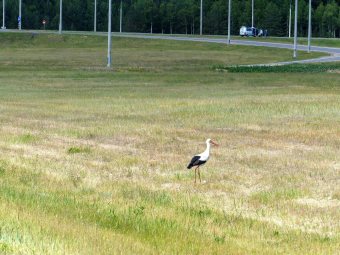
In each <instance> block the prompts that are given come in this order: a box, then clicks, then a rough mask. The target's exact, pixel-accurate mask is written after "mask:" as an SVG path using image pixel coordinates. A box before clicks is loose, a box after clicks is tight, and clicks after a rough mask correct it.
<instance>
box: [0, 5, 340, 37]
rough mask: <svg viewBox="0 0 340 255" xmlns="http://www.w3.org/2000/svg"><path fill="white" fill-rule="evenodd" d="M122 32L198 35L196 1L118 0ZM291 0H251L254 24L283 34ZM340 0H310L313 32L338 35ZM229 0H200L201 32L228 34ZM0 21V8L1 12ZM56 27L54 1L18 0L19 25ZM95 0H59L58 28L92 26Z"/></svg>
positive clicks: (103, 27)
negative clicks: (60, 13) (201, 13)
mask: <svg viewBox="0 0 340 255" xmlns="http://www.w3.org/2000/svg"><path fill="white" fill-rule="evenodd" d="M122 2H123V31H124V32H143V33H150V32H151V31H152V32H153V33H167V34H198V33H199V26H200V23H199V22H200V0H123V1H122ZM291 2H292V31H293V19H294V2H295V1H294V0H255V8H254V25H255V27H258V28H265V29H267V30H268V32H269V35H272V36H287V35H288V24H289V6H290V3H291ZM0 3H1V8H2V0H0ZM5 3H6V27H7V28H17V27H18V12H19V11H18V10H19V1H18V0H6V2H5ZM120 4H121V0H112V26H113V31H119V10H120ZM339 6H340V0H312V9H313V10H312V28H313V36H314V37H340V7H339ZM227 14H228V0H203V33H204V34H211V35H213V34H220V35H223V34H226V33H227V18H228V17H227ZM107 16H108V1H107V0H97V31H107ZM0 17H1V20H0V21H2V11H1V13H0ZM43 20H46V29H58V24H59V0H22V28H23V29H43V24H42V21H43ZM231 20H232V21H231V29H232V30H231V33H232V34H238V33H239V29H240V27H241V26H243V25H245V26H250V25H251V0H232V19H231ZM93 23H94V0H64V1H63V29H64V30H79V31H93V26H94V25H93ZM307 28H308V0H299V7H298V33H299V36H306V35H307Z"/></svg>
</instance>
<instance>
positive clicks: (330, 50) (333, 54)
mask: <svg viewBox="0 0 340 255" xmlns="http://www.w3.org/2000/svg"><path fill="white" fill-rule="evenodd" d="M0 32H18V30H16V29H13V30H11V29H7V30H1V29H0ZM22 32H23V33H56V31H43V30H22ZM63 33H65V34H81V35H100V36H107V33H105V32H97V33H94V32H85V31H84V32H83V31H63ZM112 36H113V37H129V38H143V39H158V40H159V39H161V40H175V41H194V42H208V43H221V44H227V39H220V38H209V37H192V36H178V35H176V36H169V35H150V34H139V33H112ZM231 44H232V45H245V46H259V47H271V48H281V49H291V50H293V44H287V43H273V42H263V41H262V42H259V41H247V40H231ZM297 49H298V50H299V51H307V50H308V47H307V46H305V45H298V47H297ZM311 51H314V52H323V53H327V54H329V55H330V56H326V57H321V58H314V59H306V60H296V61H287V62H277V63H271V64H259V65H285V64H292V63H321V62H335V61H340V48H334V47H320V46H312V47H311ZM292 54H293V53H292Z"/></svg>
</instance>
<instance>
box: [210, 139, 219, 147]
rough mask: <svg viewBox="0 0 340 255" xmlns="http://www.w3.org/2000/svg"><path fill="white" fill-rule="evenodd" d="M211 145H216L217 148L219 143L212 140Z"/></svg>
mask: <svg viewBox="0 0 340 255" xmlns="http://www.w3.org/2000/svg"><path fill="white" fill-rule="evenodd" d="M210 143H211V144H213V145H215V146H218V143H215V142H214V141H213V140H210Z"/></svg>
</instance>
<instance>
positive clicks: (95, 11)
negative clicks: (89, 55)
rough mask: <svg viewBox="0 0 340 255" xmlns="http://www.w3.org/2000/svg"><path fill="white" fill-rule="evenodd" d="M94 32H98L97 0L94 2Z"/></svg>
mask: <svg viewBox="0 0 340 255" xmlns="http://www.w3.org/2000/svg"><path fill="white" fill-rule="evenodd" d="M93 31H94V32H97V0H94V24H93Z"/></svg>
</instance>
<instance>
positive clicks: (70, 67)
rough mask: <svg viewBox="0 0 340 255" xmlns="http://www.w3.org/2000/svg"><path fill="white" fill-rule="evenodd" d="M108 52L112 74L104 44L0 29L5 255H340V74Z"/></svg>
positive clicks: (147, 47)
mask: <svg viewBox="0 0 340 255" xmlns="http://www.w3.org/2000/svg"><path fill="white" fill-rule="evenodd" d="M112 43H113V48H112V60H113V67H112V68H111V69H108V68H106V67H105V63H106V38H105V37H99V36H98V37H97V36H81V35H62V36H59V35H54V34H44V35H37V34H15V33H11V34H9V33H0V253H1V254H299V255H300V254H339V250H340V234H339V233H340V223H339V222H340V210H339V209H340V188H339V187H340V179H339V178H340V158H339V155H340V75H339V72H340V68H339V69H336V68H335V69H332V70H329V71H324V72H311V73H309V72H308V71H306V72H304V73H294V72H289V73H285V72H282V73H280V72H268V73H262V72H249V73H247V72H243V73H233V72H228V71H224V70H217V69H216V68H214V66H216V65H221V66H228V65H236V64H255V63H270V62H276V61H287V60H290V59H291V55H292V53H291V51H290V50H282V49H281V50H279V49H271V48H262V47H244V46H227V45H220V44H209V43H197V42H196V43H195V42H175V41H163V40H145V39H132V38H118V37H114V38H113V41H112ZM298 56H299V57H300V58H309V57H318V56H321V54H319V53H311V54H307V53H303V52H300V53H299V55H298ZM207 138H212V139H214V140H215V141H217V142H218V143H219V144H220V146H219V147H213V148H212V151H211V159H210V161H209V162H208V163H207V165H206V166H204V167H203V168H202V170H201V172H202V179H203V182H202V183H197V184H194V174H193V171H189V170H187V169H186V165H187V163H188V162H189V161H190V159H191V157H192V156H193V155H194V154H195V153H199V152H202V151H203V150H204V149H205V143H204V141H205V140H206V139H207Z"/></svg>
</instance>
